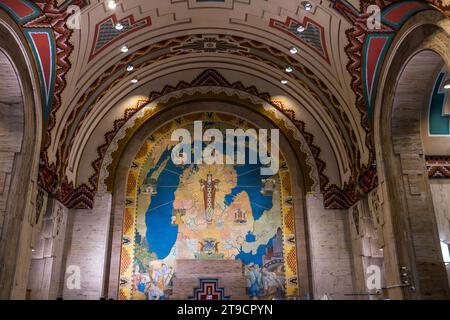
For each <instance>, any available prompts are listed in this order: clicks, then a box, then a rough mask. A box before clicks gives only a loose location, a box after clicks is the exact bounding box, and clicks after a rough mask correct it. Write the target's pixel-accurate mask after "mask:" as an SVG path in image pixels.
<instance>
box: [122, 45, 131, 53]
mask: <svg viewBox="0 0 450 320" xmlns="http://www.w3.org/2000/svg"><path fill="white" fill-rule="evenodd" d="M120 50H121V51H122V52H123V53H126V52H128V50H129V49H128V47H127V46H123V47H122V48H121V49H120Z"/></svg>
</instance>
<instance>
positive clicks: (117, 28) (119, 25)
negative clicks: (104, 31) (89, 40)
mask: <svg viewBox="0 0 450 320" xmlns="http://www.w3.org/2000/svg"><path fill="white" fill-rule="evenodd" d="M114 28H116V30H119V31H120V30H123V24H121V23H120V22H119V23H117V24H116V25H115V26H114Z"/></svg>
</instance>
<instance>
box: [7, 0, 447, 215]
mask: <svg viewBox="0 0 450 320" xmlns="http://www.w3.org/2000/svg"><path fill="white" fill-rule="evenodd" d="M309 3H310V4H311V5H312V7H311V10H309V11H307V10H305V2H302V1H298V0H297V1H294V0H270V1H267V0H223V1H219V0H215V1H205V0H169V1H167V0H154V1H147V0H122V1H118V5H117V7H116V8H115V9H113V10H112V9H110V8H108V6H107V1H103V0H101V1H100V0H92V1H87V0H71V1H70V0H68V1H38V0H36V1H28V0H20V1H16V0H0V7H1V8H2V9H4V10H6V11H7V12H8V13H9V14H10V15H11V17H13V18H14V19H15V20H16V22H17V23H18V24H19V25H20V27H21V28H22V30H23V33H24V35H25V36H26V37H27V39H28V41H29V43H30V47H31V48H32V52H33V54H34V56H35V60H36V65H37V69H38V70H39V71H40V74H41V82H42V95H43V99H44V102H45V106H46V109H45V110H44V114H45V119H44V121H45V123H46V126H47V134H46V139H45V145H44V146H43V151H42V163H41V175H40V183H41V185H42V186H43V187H44V188H45V189H47V190H48V191H51V192H53V193H55V194H56V195H57V196H58V197H59V198H60V199H61V200H62V201H63V202H64V203H66V204H67V205H69V206H71V207H78V208H83V207H89V206H91V205H92V199H93V194H94V193H95V191H96V190H97V187H98V182H99V181H98V178H99V175H100V171H101V167H102V165H103V164H104V160H105V157H108V156H109V157H112V156H114V155H115V156H116V157H117V156H118V155H117V154H118V153H117V152H116V153H114V151H117V150H112V149H111V144H114V143H113V141H116V140H118V138H117V137H116V134H118V133H119V132H120V129H121V127H123V126H127V125H128V126H131V125H130V124H127V122H128V121H132V120H131V119H132V118H133V115H134V114H135V113H136V112H138V111H139V110H141V109H142V108H143V107H144V106H145V105H147V104H149V103H151V102H155V101H158V99H162V100H164V99H167V98H168V96H169V95H177V94H178V95H179V96H180V95H182V94H185V93H186V92H183V90H184V91H186V90H187V89H189V88H190V89H191V92H190V94H191V95H199V94H205V92H206V91H205V90H206V88H209V89H208V90H209V94H210V95H211V94H215V95H217V94H218V93H219V91H222V93H223V95H228V96H229V97H232V96H233V95H246V96H248V97H252V99H257V100H258V101H264V102H265V103H269V104H270V105H271V106H272V107H273V108H275V109H277V110H278V111H279V112H281V113H282V114H283V115H284V116H286V117H287V118H288V119H289V121H290V125H291V127H292V128H294V129H293V130H294V133H293V134H294V135H295V134H296V133H295V132H297V133H298V135H299V136H302V137H303V138H301V139H303V140H302V141H304V142H305V143H306V144H307V146H305V148H306V149H308V150H307V152H306V153H308V152H309V154H310V155H311V157H312V158H313V159H312V165H311V166H312V167H314V170H315V171H316V172H317V177H318V178H317V179H318V180H320V181H318V185H319V187H320V190H319V191H322V192H323V193H324V194H325V195H326V197H325V199H326V206H327V207H333V208H342V207H348V206H350V205H352V204H353V203H354V202H355V201H356V200H357V199H358V197H359V194H360V193H361V192H368V191H370V190H371V189H373V187H374V186H375V185H376V184H377V180H376V173H375V168H374V165H373V163H374V151H373V146H372V137H371V130H370V128H371V124H370V121H371V114H372V111H373V110H372V103H373V97H374V96H375V88H376V81H377V72H378V70H379V67H380V65H381V63H382V61H383V57H384V54H385V52H386V50H387V49H388V48H389V45H390V43H391V41H392V39H393V37H394V36H395V34H396V33H397V31H398V30H399V29H400V28H401V26H402V25H403V24H404V23H405V21H407V19H408V18H409V17H411V16H412V15H414V14H416V13H418V12H421V11H423V10H439V11H441V12H443V13H444V14H450V1H448V0H434V1H431V0H430V1H383V0H372V1H357V0H351V1H344V0H335V1H328V0H311V1H309ZM373 4H376V5H378V6H379V7H380V8H381V9H382V16H381V17H382V23H381V28H380V29H378V30H375V31H373V30H371V29H369V28H368V26H367V17H368V16H369V14H368V13H367V12H368V7H369V6H370V5H373ZM119 23H120V24H121V26H122V27H121V28H119V29H120V30H118V29H117V28H116V25H117V24H119ZM299 27H302V29H304V30H302V31H299V29H298V28H299ZM123 46H126V47H127V49H128V51H127V52H122V48H123ZM293 47H295V48H297V51H298V52H297V53H294V54H293V53H291V52H290V49H291V48H293ZM130 65H132V66H133V67H134V70H133V71H132V72H130V71H128V70H127V67H128V66H130ZM287 66H290V67H291V68H292V69H293V72H291V73H286V67H287ZM132 79H136V80H138V81H139V82H138V83H132V82H131V80H132ZM283 79H285V80H287V81H288V83H287V84H282V83H281V82H280V80H283ZM193 88H197V90H194V89H193ZM219 88H221V90H219ZM202 90H203V91H202ZM208 90H207V91H208ZM133 121H134V120H133ZM299 139H300V138H299ZM115 143H116V144H117V141H116V142H115ZM117 148H119V149H120V146H119V145H117ZM87 164H91V165H87ZM308 191H313V190H308Z"/></svg>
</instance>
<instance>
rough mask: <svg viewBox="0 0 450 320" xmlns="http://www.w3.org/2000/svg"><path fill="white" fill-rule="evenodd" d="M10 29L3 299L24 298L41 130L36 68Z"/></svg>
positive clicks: (4, 63) (0, 230) (0, 224)
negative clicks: (35, 77) (34, 69)
mask: <svg viewBox="0 0 450 320" xmlns="http://www.w3.org/2000/svg"><path fill="white" fill-rule="evenodd" d="M10 25H11V24H8V23H7V22H5V21H3V20H1V19H0V237H1V241H0V261H1V265H0V298H2V299H9V298H22V299H23V298H25V296H26V289H27V287H26V286H27V280H28V269H29V263H30V256H31V252H32V249H31V243H32V236H33V233H32V229H33V226H34V225H35V224H36V217H35V216H34V214H35V212H36V211H35V210H34V205H36V206H39V204H38V203H37V201H35V200H36V190H37V189H36V182H37V170H38V164H39V149H40V143H41V130H42V128H41V123H40V120H37V119H39V117H40V114H39V111H37V110H39V108H40V102H39V94H38V93H37V91H36V90H34V88H35V85H34V84H35V83H36V82H35V79H34V77H33V76H32V74H33V73H32V71H31V68H32V67H31V64H30V63H29V61H28V60H27V53H25V52H26V50H25V49H24V47H22V46H21V42H20V39H19V37H18V36H17V33H16V32H15V31H14V30H13V29H12V28H10ZM41 205H42V203H41Z"/></svg>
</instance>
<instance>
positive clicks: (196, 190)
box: [119, 113, 298, 300]
mask: <svg viewBox="0 0 450 320" xmlns="http://www.w3.org/2000/svg"><path fill="white" fill-rule="evenodd" d="M199 120H200V121H202V122H203V126H204V130H207V129H209V128H214V129H218V130H220V131H221V132H223V133H225V131H226V130H227V129H236V128H241V129H244V130H247V129H249V128H255V127H254V126H253V125H252V124H250V123H248V122H246V121H244V120H242V119H239V118H237V117H235V116H231V115H226V114H219V113H200V114H192V115H187V116H184V117H181V118H178V119H175V120H173V121H172V122H170V123H168V124H165V125H164V126H162V127H161V128H159V129H157V130H156V132H154V133H153V134H152V135H150V136H149V137H148V138H147V139H146V140H145V141H144V142H143V145H142V147H141V149H140V151H139V152H138V154H137V155H136V157H135V158H134V160H133V162H132V164H131V166H130V168H129V174H128V181H127V188H126V208H125V213H124V225H123V238H122V240H123V241H122V253H121V269H120V291H119V299H123V300H145V299H170V298H171V296H172V294H173V290H174V288H173V286H174V282H175V281H174V279H175V278H176V277H177V261H180V260H183V261H185V260H215V261H217V260H219V261H220V260H228V261H229V260H238V261H242V272H243V273H244V276H243V277H242V280H243V282H244V283H242V286H243V287H245V288H246V294H247V296H248V297H249V298H253V299H272V298H286V297H297V296H298V277H297V254H296V247H295V226H294V208H293V201H292V195H291V180H290V175H289V170H288V168H287V165H286V164H285V161H284V160H283V157H282V155H281V154H280V170H279V171H278V173H277V174H275V175H273V176H262V175H261V172H260V169H261V167H262V164H261V163H259V161H258V163H257V164H249V163H248V157H247V160H246V164H239V165H226V164H224V165H218V164H213V165H207V164H201V165H197V164H189V165H188V164H186V165H176V164H175V163H174V162H173V160H172V158H171V154H172V150H173V148H174V147H175V145H176V144H177V142H173V141H172V140H171V134H172V132H173V131H174V130H175V129H178V128H183V129H187V130H188V131H189V132H191V133H192V136H194V134H193V131H194V121H199ZM255 129H256V128H255ZM250 148H251V147H250V144H249V143H247V144H246V147H245V149H246V153H248V152H251V150H250ZM218 280H219V281H220V279H218ZM175 283H176V282H175ZM221 285H222V286H225V291H226V283H225V284H224V283H222V284H221ZM193 294H194V293H193ZM226 294H227V292H225V295H226Z"/></svg>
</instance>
